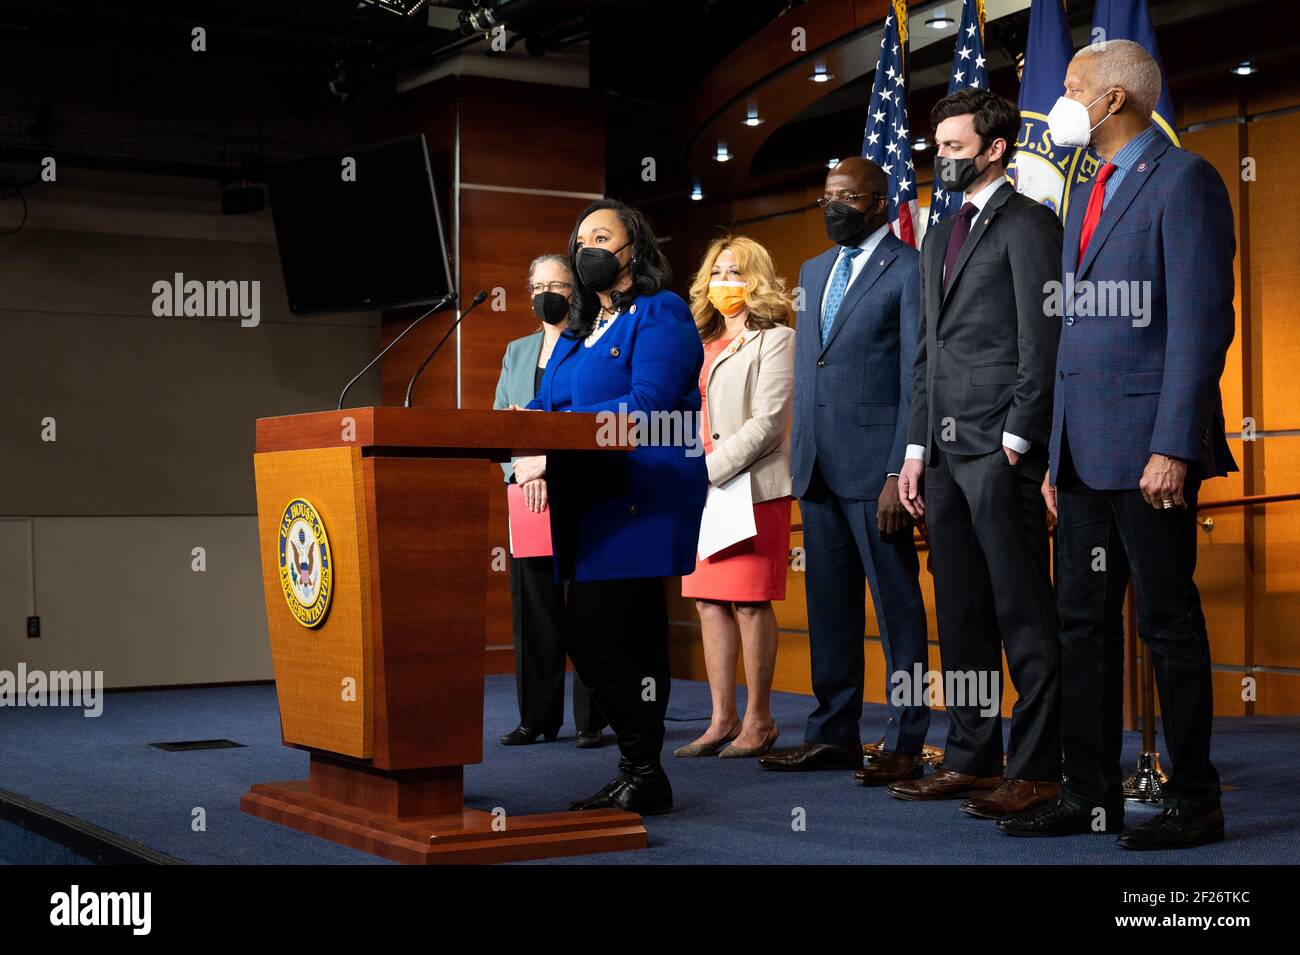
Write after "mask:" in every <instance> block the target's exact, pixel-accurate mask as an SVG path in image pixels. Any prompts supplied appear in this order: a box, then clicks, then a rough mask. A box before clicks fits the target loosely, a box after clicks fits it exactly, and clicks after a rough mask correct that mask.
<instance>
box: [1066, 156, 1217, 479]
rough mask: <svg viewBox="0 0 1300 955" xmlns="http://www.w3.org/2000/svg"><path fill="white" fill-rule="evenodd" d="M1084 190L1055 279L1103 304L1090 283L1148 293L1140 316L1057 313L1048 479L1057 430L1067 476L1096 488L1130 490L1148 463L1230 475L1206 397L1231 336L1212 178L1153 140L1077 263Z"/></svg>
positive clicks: (1213, 392)
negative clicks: (1162, 458) (1157, 457)
mask: <svg viewBox="0 0 1300 955" xmlns="http://www.w3.org/2000/svg"><path fill="white" fill-rule="evenodd" d="M1091 191H1092V183H1089V184H1088V186H1087V187H1085V188H1084V189H1083V190H1082V194H1081V195H1078V196H1072V197H1071V200H1070V212H1069V216H1068V218H1067V220H1066V228H1065V247H1064V249H1063V252H1062V257H1061V265H1062V271H1063V272H1064V273H1065V275H1066V276H1067V279H1068V278H1069V277H1072V280H1073V283H1074V285H1075V288H1076V289H1079V290H1081V289H1080V284H1079V283H1085V282H1086V283H1092V287H1093V288H1094V289H1096V291H1097V294H1095V295H1094V296H1093V298H1094V301H1096V300H1097V299H1098V297H1099V296H1101V295H1102V294H1103V293H1104V292H1105V286H1103V285H1102V284H1101V283H1112V282H1123V283H1126V284H1127V283H1133V282H1138V283H1144V282H1145V283H1149V286H1148V288H1149V291H1150V296H1149V299H1148V300H1147V301H1146V303H1145V305H1146V308H1145V314H1143V315H1141V316H1137V315H1128V314H1126V315H1119V316H1116V315H1082V314H1073V315H1072V314H1070V313H1069V312H1070V310H1068V309H1067V310H1066V315H1065V317H1064V326H1065V327H1064V328H1063V329H1062V332H1061V342H1060V351H1059V353H1058V357H1057V368H1058V375H1057V383H1056V402H1055V407H1054V409H1053V417H1052V443H1051V461H1052V480H1053V481H1055V480H1056V469H1057V467H1058V465H1059V462H1060V450H1061V435H1062V434H1063V433H1064V432H1065V431H1067V430H1068V434H1069V443H1070V458H1071V460H1072V462H1073V464H1074V467H1075V470H1076V471H1077V472H1078V474H1079V477H1080V478H1082V479H1083V482H1084V483H1085V484H1087V485H1088V486H1089V487H1092V488H1096V489H1098V490H1134V489H1136V488H1137V487H1138V484H1139V482H1140V481H1141V479H1142V471H1143V469H1144V468H1145V467H1146V464H1147V461H1148V460H1149V459H1150V456H1151V454H1152V453H1160V454H1165V455H1169V456H1170V457H1175V458H1182V459H1184V460H1187V461H1191V462H1195V463H1196V464H1198V465H1199V466H1200V468H1201V476H1202V477H1213V476H1218V475H1222V474H1226V473H1227V472H1229V471H1235V470H1237V465H1236V462H1235V461H1234V460H1233V458H1232V452H1231V451H1230V450H1229V449H1228V442H1227V439H1226V436H1225V434H1224V423H1223V402H1222V398H1221V396H1220V393H1219V377H1220V376H1221V375H1222V374H1223V365H1224V360H1225V358H1226V356H1227V351H1228V346H1229V345H1230V344H1231V343H1232V337H1233V334H1234V333H1235V321H1234V316H1233V306H1232V292H1233V276H1232V258H1233V254H1234V252H1235V249H1236V238H1235V236H1234V233H1233V224H1232V206H1231V204H1230V203H1229V201H1228V191H1227V189H1225V188H1224V185H1223V180H1222V179H1220V178H1219V174H1218V173H1217V172H1215V170H1214V167H1213V166H1211V165H1210V164H1209V163H1208V162H1206V161H1205V160H1204V159H1202V158H1201V157H1199V156H1197V155H1195V154H1193V153H1189V152H1186V151H1185V150H1182V149H1179V148H1178V147H1177V146H1174V145H1172V144H1171V143H1169V141H1168V140H1166V139H1165V138H1164V137H1163V136H1158V137H1156V138H1155V139H1154V140H1153V141H1152V143H1151V144H1150V145H1148V146H1147V148H1146V150H1145V151H1144V152H1143V153H1142V155H1141V156H1140V157H1139V158H1138V162H1137V164H1136V165H1135V166H1134V167H1133V168H1132V169H1130V170H1129V171H1128V174H1127V175H1125V177H1124V180H1123V181H1122V182H1121V183H1120V184H1119V188H1118V190H1117V191H1116V193H1115V195H1114V196H1113V197H1112V198H1111V200H1110V202H1109V203H1108V204H1107V206H1106V208H1105V211H1104V212H1102V215H1101V219H1100V221H1099V222H1098V223H1097V229H1096V231H1095V232H1094V233H1093V236H1092V240H1091V241H1090V242H1089V243H1088V253H1087V255H1086V256H1084V259H1083V261H1082V262H1080V261H1079V233H1080V231H1081V229H1082V226H1083V218H1084V213H1085V210H1086V209H1087V206H1088V197H1089V195H1090V194H1091ZM1068 287H1069V282H1068V281H1067V289H1068ZM1139 288H1140V286H1139ZM1142 294H1145V293H1142ZM1066 298H1067V299H1068V298H1069V296H1068V295H1067V296H1066ZM1078 310H1079V309H1078V308H1077V307H1076V309H1074V311H1076V312H1077V311H1078ZM1130 311H1132V309H1130Z"/></svg>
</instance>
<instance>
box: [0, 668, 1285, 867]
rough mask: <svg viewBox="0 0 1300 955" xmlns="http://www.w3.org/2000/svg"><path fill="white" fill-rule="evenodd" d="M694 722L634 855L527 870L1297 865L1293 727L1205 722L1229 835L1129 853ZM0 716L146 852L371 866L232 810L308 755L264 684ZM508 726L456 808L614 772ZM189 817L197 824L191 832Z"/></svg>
mask: <svg viewBox="0 0 1300 955" xmlns="http://www.w3.org/2000/svg"><path fill="white" fill-rule="evenodd" d="M739 693H740V703H741V705H742V706H743V697H744V691H743V690H740V691H739ZM809 705H810V698H808V697H804V696H799V695H796V694H788V693H778V694H776V695H775V697H774V700H773V711H774V713H775V715H776V718H777V722H778V724H779V725H780V727H781V729H782V734H783V735H782V738H781V740H780V743H779V744H778V745H793V744H797V743H798V742H799V741H800V739H801V738H802V733H803V722H804V718H805V717H806V716H807V713H808V710H809ZM708 712H709V696H708V687H707V686H705V685H704V684H701V683H693V682H685V681H676V682H674V684H673V690H672V698H671V706H670V708H669V719H670V722H669V725H668V737H667V742H666V744H665V750H666V751H669V755H668V756H667V757H666V760H665V765H666V767H667V769H668V772H669V774H670V776H671V778H672V782H673V788H674V793H675V796H676V805H677V811H676V812H674V813H672V814H670V815H666V816H655V817H650V818H648V819H647V820H646V829H647V831H648V832H649V834H650V848H649V850H648V851H644V852H623V853H608V854H603V855H599V856H586V857H578V858H574V859H558V860H548V862H546V863H540V864H557V863H559V864H564V863H572V862H578V863H590V862H597V861H598V862H602V863H616V864H626V863H704V864H733V865H734V864H738V863H739V864H747V863H749V864H771V863H836V864H845V863H850V864H852V863H857V864H862V863H876V864H909V863H929V864H969V863H979V864H1022V863H1054V864H1068V865H1079V864H1109V863H1134V864H1151V863H1159V864H1170V863H1197V864H1215V863H1287V864H1290V863H1294V862H1295V861H1296V859H1297V858H1300V811H1298V810H1300V789H1298V787H1297V786H1296V781H1295V778H1294V776H1295V773H1294V771H1293V770H1291V768H1290V767H1293V766H1296V765H1297V764H1300V733H1297V729H1300V719H1297V718H1279V717H1257V718H1253V719H1238V718H1234V719H1219V720H1217V721H1216V724H1215V743H1214V757H1215V760H1216V763H1217V764H1218V766H1219V771H1220V774H1221V775H1222V777H1223V781H1224V784H1225V786H1226V787H1228V789H1227V791H1226V792H1225V793H1224V797H1223V802H1224V812H1225V814H1226V817H1227V825H1228V838H1227V840H1226V841H1225V842H1223V843H1221V844H1219V845H1215V846H1207V847H1204V848H1201V849H1198V850H1195V851H1192V852H1181V853H1131V852H1125V851H1124V850H1121V849H1118V848H1116V847H1115V845H1114V842H1113V838H1112V837H1107V836H1078V837H1071V838H1064V839H1051V840H1021V839H1012V838H1009V837H1006V836H1003V835H1001V834H1000V833H998V832H997V831H996V830H995V829H994V828H993V826H992V823H989V822H985V821H981V820H977V819H972V818H969V817H967V816H965V815H963V814H962V813H960V812H959V811H958V810H957V805H958V804H957V803H956V802H946V803H907V802H900V801H898V800H895V799H891V798H890V797H889V796H887V795H886V794H885V793H883V792H881V791H879V790H875V789H865V788H864V787H862V786H859V785H856V784H855V783H854V782H853V780H852V777H851V776H850V774H849V773H846V772H836V773H811V774H780V773H770V772H766V771H764V770H761V769H759V768H758V767H757V766H756V765H755V764H754V762H753V761H751V760H726V761H723V760H717V759H690V760H679V759H674V758H673V757H672V756H671V753H670V751H671V750H672V749H673V748H674V747H676V746H679V745H681V744H682V743H684V742H688V741H690V740H691V739H694V738H695V736H697V735H698V734H699V732H700V731H701V730H702V728H703V727H704V725H705V724H706V721H707V719H708ZM3 715H4V721H5V730H6V731H5V733H4V737H3V740H0V767H3V770H2V771H0V788H4V789H8V790H11V791H13V792H16V793H18V794H20V795H22V796H26V797H27V798H29V799H33V800H35V801H37V802H40V803H43V804H45V805H48V806H51V807H53V808H55V809H59V810H62V811H63V812H66V813H69V814H71V815H74V816H77V817H78V818H82V819H85V820H87V821H89V822H92V823H94V824H95V825H98V826H100V827H102V828H104V829H108V830H110V831H113V832H116V833H118V834H120V835H122V836H125V837H126V838H128V839H132V840H135V841H137V842H140V843H143V844H144V845H147V846H149V847H150V848H153V849H156V850H158V851H161V852H164V853H167V854H169V855H173V856H176V857H178V858H181V859H184V860H186V861H188V862H194V863H218V864H219V863H249V862H253V863H351V864H374V863H381V864H382V862H383V860H378V859H375V858H374V857H372V856H369V855H366V854H364V853H361V852H356V851H354V850H351V849H347V848H344V847H342V846H338V845H335V844H334V843H331V842H328V841H326V840H323V839H317V838H313V837H310V836H305V835H302V834H300V833H298V832H295V831H292V830H289V829H285V828H283V827H281V826H276V825H273V824H271V823H267V822H263V821H261V820H259V819H254V818H252V817H251V816H246V815H244V814H243V813H241V812H240V811H239V797H240V796H241V795H243V793H244V792H245V791H246V790H247V789H248V787H249V785H251V784H252V783H255V782H265V781H271V780H285V779H302V778H305V777H306V775H307V755H306V754H305V753H303V752H301V751H298V750H293V749H288V748H286V747H284V746H282V745H280V737H279V720H278V717H277V712H276V703H275V693H274V689H273V688H272V687H270V686H257V687H231V688H220V689H201V690H175V691H152V692H140V693H114V694H110V695H109V696H108V697H106V700H105V706H104V713H103V715H102V716H101V717H99V718H98V719H86V718H84V717H83V716H82V715H81V713H80V711H79V710H72V709H57V708H53V709H10V710H8V711H6V712H5V713H4V714H3ZM883 721H884V707H881V706H868V707H867V708H866V713H865V714H864V717H863V738H864V739H866V740H871V739H875V738H876V737H877V736H878V735H879V732H880V728H881V727H882V725H883ZM516 722H517V711H516V709H515V692H514V680H513V678H511V677H489V678H488V679H487V692H486V695H485V715H484V723H485V729H484V747H483V749H484V762H483V763H482V764H480V765H477V766H469V767H466V770H465V798H466V803H467V804H468V805H470V806H472V807H475V808H480V809H486V810H490V809H493V808H495V807H497V806H501V807H504V808H505V810H506V812H507V813H510V814H522V813H537V812H553V811H556V810H559V809H563V808H564V806H565V805H566V804H567V803H568V801H569V800H570V799H572V798H575V797H581V796H586V795H589V794H590V793H592V792H594V791H595V790H597V789H599V788H600V787H601V786H602V785H603V784H604V783H605V782H606V781H607V780H608V779H609V778H610V777H611V776H612V775H613V772H614V764H615V760H616V758H617V750H616V749H615V747H614V746H613V744H612V742H611V743H607V744H606V745H605V746H604V747H601V748H600V749H595V750H579V749H576V748H575V747H574V746H573V740H572V735H571V733H572V731H571V728H570V729H566V731H565V732H566V735H565V736H562V737H561V739H560V740H559V741H558V742H556V743H549V744H545V743H539V744H536V745H533V746H524V747H511V748H506V747H503V746H500V745H499V744H498V743H497V742H496V737H497V736H499V735H500V734H501V733H503V732H505V731H506V730H509V729H510V728H512V727H513V726H514V725H515V723H516ZM946 728H947V721H946V719H945V718H944V715H943V714H942V713H941V712H939V713H936V714H935V719H934V721H933V724H932V727H931V731H930V739H931V741H932V742H935V743H937V744H942V741H943V734H944V732H945V730H946ZM218 738H227V739H231V740H234V741H236V742H238V743H242V744H244V746H243V747H241V748H237V749H221V750H198V751H189V752H165V751H163V750H159V749H156V748H154V747H151V746H149V745H148V744H149V743H151V742H157V741H166V740H194V739H218ZM1125 743H1126V746H1125V765H1132V763H1133V761H1134V757H1135V754H1136V752H1137V746H1138V736H1137V734H1135V733H1130V734H1126V737H1125ZM198 808H201V809H202V810H204V813H205V816H206V831H198V832H196V831H194V830H193V828H192V824H191V821H192V819H193V818H194V814H195V810H196V809H198ZM1153 811H1154V810H1152V809H1148V808H1134V809H1131V810H1130V816H1129V818H1130V820H1133V821H1139V820H1141V819H1143V818H1146V817H1147V816H1148V815H1150V814H1151V813H1152V812H1153ZM796 814H798V815H800V816H801V817H802V818H803V819H805V820H806V829H805V831H795V830H794V828H793V827H792V820H793V819H794V818H795V815H796ZM55 848H57V847H55ZM32 861H51V862H54V861H59V862H62V861H66V859H65V858H63V857H62V855H60V854H59V853H58V852H55V851H50V852H46V853H44V854H42V852H41V846H40V844H39V842H38V841H35V840H33V838H30V834H23V833H22V830H19V829H17V828H16V827H11V826H4V825H3V824H0V862H32Z"/></svg>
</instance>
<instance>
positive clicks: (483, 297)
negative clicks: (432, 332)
mask: <svg viewBox="0 0 1300 955" xmlns="http://www.w3.org/2000/svg"><path fill="white" fill-rule="evenodd" d="M486 301H487V292H479V293H478V294H477V295H475V296H474V301H472V302H470V303H469V307H468V308H466V309H465V310H464V311H463V312H461V313H460V315H459V316H457V318H456V320H455V321H454V322H452V323H451V328H449V329H447V332H446V334H444V335H443V336H442V338H440V339H438V344H436V345H434V346H433V351H431V352H429V356H428V357H427V358H425V359H424V361H422V362H420V367H419V368H417V369H415V374H414V375H412V376H411V382H410V384H408V385H407V386H406V401H405V403H403V405H402V407H403V408H409V407H411V392H412V391H414V390H415V383H416V382H417V381H419V380H420V375H421V374H422V373H423V372H424V369H425V366H426V365H428V364H429V362H431V361H433V356H434V355H436V354H438V350H439V349H440V348H442V346H443V343H444V342H446V341H447V339H448V338H449V337H451V333H452V332H454V331H455V330H456V328H457V326H459V325H460V323H461V322H463V321H464V320H465V316H466V315H468V314H469V313H470V312H472V311H474V309H476V308H478V307H479V306H480V305H482V304H483V303H484V302H486ZM403 334H405V333H403Z"/></svg>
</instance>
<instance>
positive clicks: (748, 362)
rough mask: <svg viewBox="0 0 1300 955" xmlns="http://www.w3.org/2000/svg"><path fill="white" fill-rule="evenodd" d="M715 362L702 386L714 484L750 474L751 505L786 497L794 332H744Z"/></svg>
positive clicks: (782, 328) (708, 459) (780, 327)
mask: <svg viewBox="0 0 1300 955" xmlns="http://www.w3.org/2000/svg"><path fill="white" fill-rule="evenodd" d="M742 334H743V335H744V339H745V341H744V342H743V343H742V344H741V346H740V347H739V348H736V347H735V343H734V342H733V343H732V344H731V345H729V346H727V348H726V349H725V350H724V351H723V352H722V354H721V355H719V356H718V357H717V359H716V360H715V361H714V362H713V365H712V366H711V367H710V369H709V377H708V380H707V381H706V383H705V394H706V395H707V396H708V402H709V429H710V432H711V434H710V438H711V439H712V442H713V451H712V452H711V453H710V454H708V455H707V456H706V457H705V459H704V460H705V463H706V464H707V465H708V468H709V481H710V482H711V483H713V484H715V485H717V484H722V483H724V482H725V481H728V480H730V479H731V478H732V477H735V476H736V475H737V474H740V473H741V472H742V471H748V472H749V475H750V486H751V488H752V489H753V493H754V503H756V504H757V503H758V502H759V501H770V500H772V499H773V498H778V497H785V496H787V495H788V494H789V493H790V419H791V415H792V411H793V407H794V329H793V328H790V327H788V326H786V325H775V326H773V327H772V328H764V329H759V330H757V331H750V330H749V329H746V330H745V331H744V332H743V333H742Z"/></svg>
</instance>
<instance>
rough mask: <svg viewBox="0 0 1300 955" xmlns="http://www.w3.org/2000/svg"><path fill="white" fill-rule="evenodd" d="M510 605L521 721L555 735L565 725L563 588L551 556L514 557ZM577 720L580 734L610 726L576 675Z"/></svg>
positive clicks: (574, 713)
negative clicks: (555, 572)
mask: <svg viewBox="0 0 1300 955" xmlns="http://www.w3.org/2000/svg"><path fill="white" fill-rule="evenodd" d="M510 605H511V611H512V616H513V619H514V643H515V691H516V693H517V695H518V697H519V722H520V724H521V725H523V726H527V727H529V728H530V729H535V730H539V731H541V732H544V733H550V732H553V731H555V730H558V729H559V728H560V726H561V725H562V724H563V723H564V633H563V627H564V585H563V584H561V583H560V582H559V581H557V580H556V579H555V574H554V571H553V569H552V561H551V558H550V557H520V558H515V557H512V558H511V559H510ZM573 722H574V725H576V726H577V728H578V732H580V733H594V732H596V731H597V730H599V729H601V728H603V727H604V725H605V720H604V718H603V717H602V716H601V715H600V710H599V709H598V708H597V707H595V706H594V705H593V704H592V700H591V694H590V693H589V692H588V691H587V688H586V687H585V686H583V684H582V680H581V679H579V678H578V677H577V674H575V675H574V680H573Z"/></svg>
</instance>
